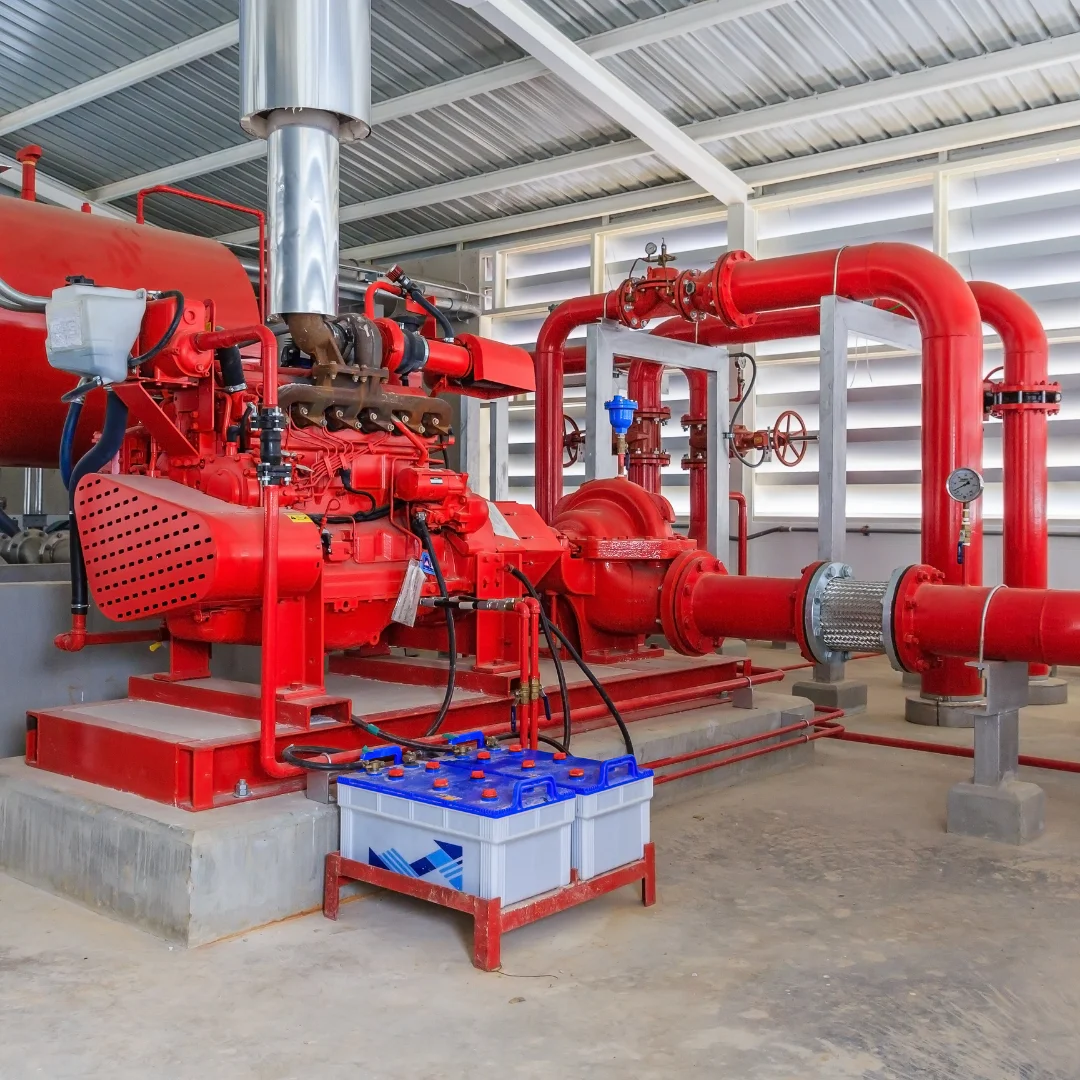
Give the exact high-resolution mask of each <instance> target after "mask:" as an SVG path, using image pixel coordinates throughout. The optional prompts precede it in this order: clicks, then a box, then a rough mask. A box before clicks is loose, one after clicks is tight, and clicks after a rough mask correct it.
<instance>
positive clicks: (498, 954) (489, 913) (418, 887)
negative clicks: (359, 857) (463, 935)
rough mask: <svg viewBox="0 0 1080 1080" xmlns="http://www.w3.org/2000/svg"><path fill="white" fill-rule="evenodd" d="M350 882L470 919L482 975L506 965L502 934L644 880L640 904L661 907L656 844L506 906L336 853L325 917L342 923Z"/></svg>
mask: <svg viewBox="0 0 1080 1080" xmlns="http://www.w3.org/2000/svg"><path fill="white" fill-rule="evenodd" d="M347 881H362V882H364V883H366V884H368V885H377V886H379V888H382V889H388V890H389V891H391V892H396V893H403V894H404V895H405V896H412V897H415V898H416V899H418V900H427V901H428V902H429V903H432V904H438V905H439V907H445V908H450V909H451V910H453V911H462V912H464V913H465V914H466V915H469V916H471V917H472V920H473V953H472V962H473V966H474V967H478V968H479V969H480V970H481V971H496V970H497V969H498V968H499V967H500V966H501V964H502V936H503V934H505V933H508V932H509V931H511V930H517V929H518V928H519V927H522V926H528V924H529V923H533V922H536V921H537V920H538V919H544V918H547V916H548V915H556V914H558V913H559V912H560V911H566V910H567V908H571V907H576V906H577V905H578V904H584V903H585V902H586V901H587V900H594V899H595V898H596V897H598V896H603V895H604V894H605V893H609V892H614V891H615V890H616V889H621V888H622V887H623V886H624V885H633V884H634V883H635V882H639V881H640V882H641V902H642V904H643V905H644V906H645V907H652V906H653V904H655V903H656V849H655V847H654V846H653V845H652V844H651V843H650V844H646V845H645V848H644V851H643V852H642V856H641V858H640V859H636V860H635V861H634V862H630V863H626V864H625V865H623V866H617V867H616V868H615V869H614V870H608V871H607V872H606V873H603V874H597V875H596V876H595V877H591V878H586V879H585V880H583V881H582V880H579V879H578V876H577V871H576V870H571V871H570V884H569V885H564V886H562V888H559V889H555V890H553V891H552V892H548V893H541V895H540V896H534V897H530V898H529V899H528V900H522V901H521V902H520V903H517V904H510V905H508V906H507V907H505V908H504V907H503V906H502V901H501V900H500V899H499V898H498V897H495V898H494V899H491V900H485V899H483V898H482V897H479V896H473V895H471V894H470V893H465V892H461V891H459V890H458V889H452V888H450V887H449V886H447V885H435V884H433V883H432V882H428V881H421V880H420V879H418V878H411V877H406V876H405V875H404V874H395V873H393V872H392V871H390V870H383V869H381V868H380V867H377V866H368V865H367V863H361V862H354V861H353V860H352V859H343V858H342V857H341V852H339V851H334V852H331V853H330V854H329V855H327V856H326V868H325V877H324V882H323V915H324V916H325V917H326V918H328V919H335V920H336V919H337V917H338V912H339V911H340V908H341V886H342V885H343V884H344V883H345V882H347Z"/></svg>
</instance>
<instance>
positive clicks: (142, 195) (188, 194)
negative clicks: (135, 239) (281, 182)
mask: <svg viewBox="0 0 1080 1080" xmlns="http://www.w3.org/2000/svg"><path fill="white" fill-rule="evenodd" d="M155 194H160V195H179V196H180V197H181V198H183V199H193V200H194V201H195V202H201V203H208V204H209V205H210V206H220V207H221V208H222V209H223V210H235V211H236V212H237V213H238V214H248V215H250V216H251V217H253V218H255V220H256V222H257V223H258V226H259V318H261V319H262V320H263V321H264V322H265V321H266V215H265V214H264V213H263V212H262V211H261V210H256V209H255V208H254V207H253V206H244V205H243V204H242V203H234V202H229V201H228V200H226V199H215V198H214V197H213V196H212V195H199V194H197V193H196V192H194V191H185V190H184V189H183V188H178V187H173V186H172V185H171V184H155V185H154V186H153V187H148V188H143V189H142V190H141V191H140V192H138V194H137V195H136V196H135V222H136V224H138V225H145V224H146V214H145V212H144V209H143V204H144V203H145V202H146V196H147V195H155Z"/></svg>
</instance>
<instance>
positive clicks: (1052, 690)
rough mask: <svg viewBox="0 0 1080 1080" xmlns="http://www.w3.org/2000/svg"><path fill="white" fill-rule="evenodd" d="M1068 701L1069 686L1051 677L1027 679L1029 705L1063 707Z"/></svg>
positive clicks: (1061, 680) (1062, 680) (1063, 681)
mask: <svg viewBox="0 0 1080 1080" xmlns="http://www.w3.org/2000/svg"><path fill="white" fill-rule="evenodd" d="M1068 700H1069V684H1068V683H1067V682H1066V681H1065V680H1064V679H1055V678H1052V677H1051V676H1042V677H1039V678H1030V679H1028V704H1029V705H1064V704H1065V702H1067V701H1068Z"/></svg>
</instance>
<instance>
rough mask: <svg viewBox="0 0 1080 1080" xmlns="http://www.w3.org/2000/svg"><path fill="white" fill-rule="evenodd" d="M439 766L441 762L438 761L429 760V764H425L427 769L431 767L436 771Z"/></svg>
mask: <svg viewBox="0 0 1080 1080" xmlns="http://www.w3.org/2000/svg"><path fill="white" fill-rule="evenodd" d="M438 767H439V763H438V762H437V761H429V762H427V764H425V765H424V768H425V769H431V770H432V771H434V770H435V769H437V768H438Z"/></svg>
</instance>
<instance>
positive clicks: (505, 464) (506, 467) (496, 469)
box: [488, 398, 510, 502]
mask: <svg viewBox="0 0 1080 1080" xmlns="http://www.w3.org/2000/svg"><path fill="white" fill-rule="evenodd" d="M488 462H489V466H488V476H489V482H490V485H491V489H490V490H491V499H492V501H494V502H501V501H505V500H507V499H509V498H510V402H509V401H507V400H506V398H496V399H495V400H494V401H492V402H491V403H490V404H489V406H488Z"/></svg>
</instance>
